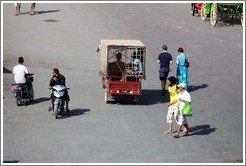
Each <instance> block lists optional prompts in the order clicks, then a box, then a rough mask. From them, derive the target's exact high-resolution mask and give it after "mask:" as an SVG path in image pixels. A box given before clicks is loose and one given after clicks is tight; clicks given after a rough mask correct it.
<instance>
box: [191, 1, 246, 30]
mask: <svg viewBox="0 0 246 166" xmlns="http://www.w3.org/2000/svg"><path fill="white" fill-rule="evenodd" d="M198 11H200V15H201V19H202V20H203V21H205V20H206V19H207V18H210V23H211V25H212V26H215V25H216V24H217V22H218V21H220V20H221V21H226V22H231V21H232V20H233V18H235V17H239V18H240V19H241V24H242V25H243V3H194V4H193V5H192V15H195V13H197V12H198Z"/></svg>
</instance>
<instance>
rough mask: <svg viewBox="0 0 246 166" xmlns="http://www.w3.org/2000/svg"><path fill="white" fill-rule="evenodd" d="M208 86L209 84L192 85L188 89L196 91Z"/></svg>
mask: <svg viewBox="0 0 246 166" xmlns="http://www.w3.org/2000/svg"><path fill="white" fill-rule="evenodd" d="M207 87H208V84H201V85H190V86H189V88H188V89H187V90H188V92H193V91H196V90H198V89H203V88H207Z"/></svg>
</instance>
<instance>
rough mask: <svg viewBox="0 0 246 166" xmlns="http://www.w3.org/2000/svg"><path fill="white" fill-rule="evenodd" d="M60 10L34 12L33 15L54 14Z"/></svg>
mask: <svg viewBox="0 0 246 166" xmlns="http://www.w3.org/2000/svg"><path fill="white" fill-rule="evenodd" d="M59 11H60V10H46V11H35V14H46V13H54V12H59Z"/></svg>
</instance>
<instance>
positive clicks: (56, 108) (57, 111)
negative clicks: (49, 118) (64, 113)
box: [54, 104, 59, 119]
mask: <svg viewBox="0 0 246 166" xmlns="http://www.w3.org/2000/svg"><path fill="white" fill-rule="evenodd" d="M54 113H55V118H56V119H58V118H59V110H58V104H55V105H54Z"/></svg>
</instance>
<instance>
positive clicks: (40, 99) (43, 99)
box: [32, 97, 50, 104]
mask: <svg viewBox="0 0 246 166" xmlns="http://www.w3.org/2000/svg"><path fill="white" fill-rule="evenodd" d="M49 100H50V98H48V97H40V98H37V99H34V100H33V102H32V104H38V103H42V102H45V101H49Z"/></svg>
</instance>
